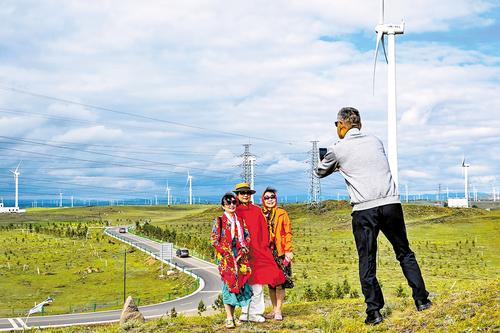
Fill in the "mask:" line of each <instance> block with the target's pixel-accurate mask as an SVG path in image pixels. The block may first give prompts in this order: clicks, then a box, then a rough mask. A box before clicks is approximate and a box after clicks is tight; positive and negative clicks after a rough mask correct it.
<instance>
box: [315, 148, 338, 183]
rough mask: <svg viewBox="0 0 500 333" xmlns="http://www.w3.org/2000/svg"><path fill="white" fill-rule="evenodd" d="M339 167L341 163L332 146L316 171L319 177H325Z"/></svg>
mask: <svg viewBox="0 0 500 333" xmlns="http://www.w3.org/2000/svg"><path fill="white" fill-rule="evenodd" d="M339 168H340V164H339V162H338V161H337V159H336V157H335V153H334V152H333V149H332V148H329V149H328V151H327V152H326V155H325V157H324V158H323V159H322V160H321V161H320V162H319V163H318V168H317V169H316V170H315V173H316V176H318V177H319V178H324V177H326V176H329V175H331V174H332V173H334V172H335V171H338V170H339Z"/></svg>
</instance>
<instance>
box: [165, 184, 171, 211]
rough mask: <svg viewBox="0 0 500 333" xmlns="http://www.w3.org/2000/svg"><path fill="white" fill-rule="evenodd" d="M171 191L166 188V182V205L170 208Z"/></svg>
mask: <svg viewBox="0 0 500 333" xmlns="http://www.w3.org/2000/svg"><path fill="white" fill-rule="evenodd" d="M171 190H172V189H171V188H170V187H168V182H167V189H166V190H165V192H166V193H167V205H168V206H170V198H171V197H170V191H171Z"/></svg>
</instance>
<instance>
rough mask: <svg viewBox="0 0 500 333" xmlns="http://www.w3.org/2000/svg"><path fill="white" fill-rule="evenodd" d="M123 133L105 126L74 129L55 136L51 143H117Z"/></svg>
mask: <svg viewBox="0 0 500 333" xmlns="http://www.w3.org/2000/svg"><path fill="white" fill-rule="evenodd" d="M123 136H124V133H123V131H122V130H120V129H110V128H106V127H105V126H100V125H99V126H93V127H85V128H75V129H71V130H69V131H67V132H66V133H64V134H61V135H56V136H55V137H54V138H53V139H52V141H63V142H75V143H92V142H116V143H119V142H120V139H122V138H123Z"/></svg>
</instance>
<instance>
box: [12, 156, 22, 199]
mask: <svg viewBox="0 0 500 333" xmlns="http://www.w3.org/2000/svg"><path fill="white" fill-rule="evenodd" d="M21 162H22V161H21ZM21 162H19V164H18V165H17V168H16V170H14V171H12V170H10V172H12V173H13V174H14V181H15V182H16V201H15V205H14V207H15V208H19V175H20V174H21V173H20V172H19V166H20V165H21Z"/></svg>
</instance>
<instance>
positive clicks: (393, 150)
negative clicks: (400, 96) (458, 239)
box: [373, 0, 405, 187]
mask: <svg viewBox="0 0 500 333" xmlns="http://www.w3.org/2000/svg"><path fill="white" fill-rule="evenodd" d="M404 29H405V23H404V22H403V21H401V24H386V23H384V0H380V15H379V22H378V24H377V25H376V26H375V32H376V33H377V42H376V44H375V60H374V63H373V91H374V93H375V68H376V66H377V55H378V48H379V45H380V43H381V42H382V48H383V49H384V55H385V59H386V62H387V64H388V66H387V158H388V160H389V167H390V168H391V173H392V178H393V179H394V182H395V183H396V187H397V186H398V182H399V176H398V141H397V110H396V35H402V34H403V33H404ZM385 35H387V39H388V52H387V53H386V52H385V40H384V39H385V38H384V36H385Z"/></svg>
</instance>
